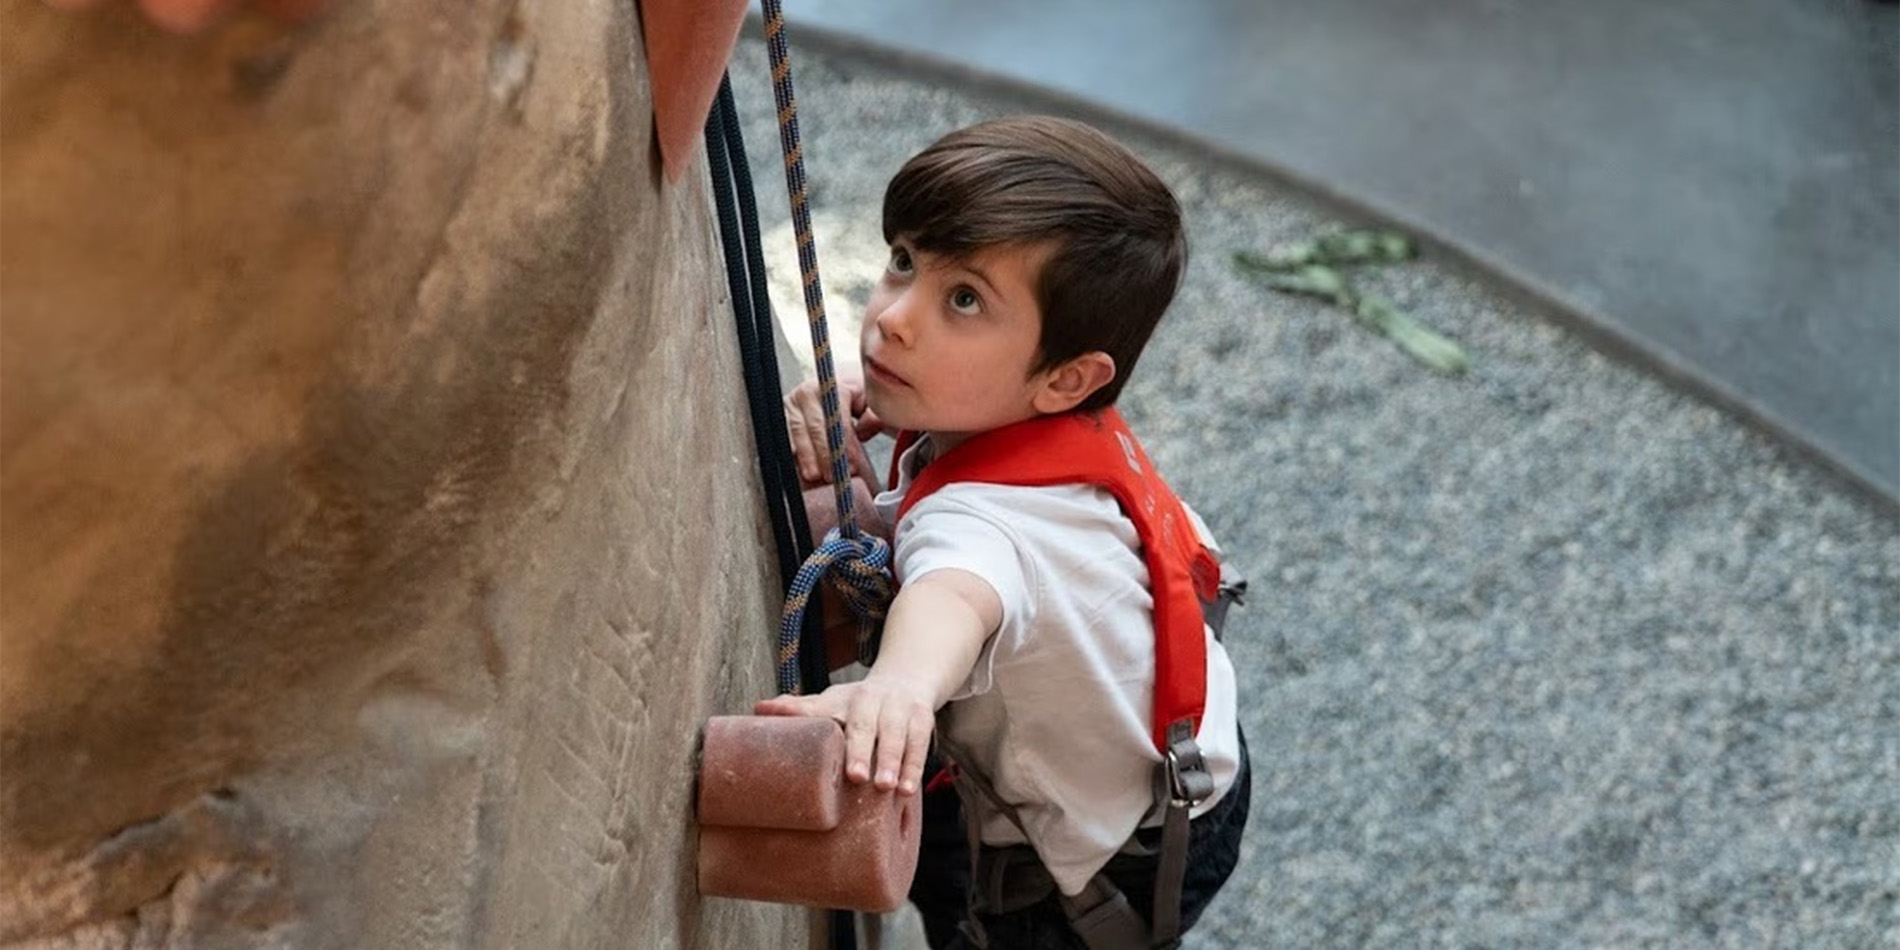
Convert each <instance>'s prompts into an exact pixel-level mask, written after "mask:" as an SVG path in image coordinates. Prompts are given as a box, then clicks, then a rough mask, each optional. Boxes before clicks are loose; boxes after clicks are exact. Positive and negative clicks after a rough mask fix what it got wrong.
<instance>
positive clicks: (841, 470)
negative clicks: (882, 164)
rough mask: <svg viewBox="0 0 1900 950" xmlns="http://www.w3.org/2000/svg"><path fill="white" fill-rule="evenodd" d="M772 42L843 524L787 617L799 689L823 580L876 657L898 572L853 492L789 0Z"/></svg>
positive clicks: (768, 0)
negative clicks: (809, 617) (795, 78)
mask: <svg viewBox="0 0 1900 950" xmlns="http://www.w3.org/2000/svg"><path fill="white" fill-rule="evenodd" d="M761 6H762V8H763V13H764V18H765V43H766V50H767V52H768V54H769V56H770V59H771V67H772V98H773V101H774V103H775V104H776V105H777V106H778V128H779V146H780V149H781V150H782V151H783V152H784V155H785V190H786V192H787V193H788V194H789V195H790V198H791V207H792V229H793V232H794V234H795V235H796V239H797V242H798V269H799V277H800V284H801V286H803V288H804V292H805V316H806V322H807V323H808V324H809V325H810V327H811V348H812V361H813V363H815V364H816V369H817V372H818V399H819V403H820V404H821V405H822V406H823V407H824V410H825V445H826V446H827V447H828V448H829V449H830V451H831V485H832V492H833V497H834V498H835V499H836V503H837V511H838V527H836V528H834V529H832V530H831V531H830V532H829V533H828V534H826V536H825V540H824V543H822V544H820V545H819V546H818V550H816V551H814V552H812V554H811V556H810V557H809V558H807V559H806V561H805V563H804V565H803V566H801V567H800V568H799V569H798V573H797V574H796V575H795V576H794V577H793V580H792V584H791V589H790V590H789V591H788V592H787V594H786V597H785V611H784V613H783V615H782V616H781V617H780V620H779V664H778V666H779V671H778V675H779V688H780V689H781V690H782V691H784V692H788V693H795V692H798V691H799V686H800V685H801V683H800V678H799V676H798V668H799V659H800V657H799V644H800V636H799V634H800V631H801V630H803V629H804V627H805V622H804V618H805V611H806V608H808V607H809V606H810V604H811V599H812V597H813V596H814V595H815V594H816V593H817V590H818V584H819V582H820V581H823V580H829V581H830V583H831V584H832V586H833V587H834V588H835V589H837V590H838V591H839V593H840V594H841V595H843V597H844V601H845V605H846V606H847V607H848V608H849V609H850V611H851V613H852V614H853V615H854V616H855V617H856V618H857V621H858V637H857V659H858V660H859V661H860V662H863V663H870V662H871V661H872V660H873V659H875V658H876V654H877V637H878V631H879V628H880V626H881V624H882V622H883V619H884V612H885V610H886V609H887V608H888V606H889V604H890V601H891V597H892V595H893V593H894V590H895V584H894V583H893V581H892V579H891V575H890V545H889V544H887V543H886V542H885V541H884V539H882V538H878V537H874V536H871V535H868V534H865V533H863V532H862V531H860V530H859V529H858V522H857V515H856V512H855V511H854V510H853V506H852V497H851V468H850V462H849V460H847V459H846V458H845V452H844V413H843V412H842V410H841V407H840V405H839V398H838V378H837V374H836V373H835V372H834V370H833V363H832V356H831V340H830V334H829V331H828V330H827V325H826V320H825V295H824V288H823V286H822V285H821V284H820V282H819V279H818V242H817V239H816V238H815V237H814V236H813V234H812V228H811V206H810V200H809V199H810V195H809V191H808V188H807V185H806V181H805V157H804V146H803V143H802V142H801V141H800V139H799V134H798V98H797V96H796V95H795V94H794V93H793V91H792V64H791V50H790V48H789V46H788V44H787V43H786V40H785V9H784V5H783V3H781V0H762V3H761Z"/></svg>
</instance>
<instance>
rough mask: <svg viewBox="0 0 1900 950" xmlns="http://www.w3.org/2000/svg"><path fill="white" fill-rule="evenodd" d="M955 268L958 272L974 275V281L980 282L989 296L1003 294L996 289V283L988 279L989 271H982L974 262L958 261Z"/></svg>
mask: <svg viewBox="0 0 1900 950" xmlns="http://www.w3.org/2000/svg"><path fill="white" fill-rule="evenodd" d="M955 266H956V267H957V269H959V270H963V271H967V272H969V273H971V274H974V275H976V279H977V280H980V281H982V282H983V286H985V287H987V288H989V291H990V293H991V294H993V295H995V296H998V297H1000V296H1002V294H1003V292H1002V291H1000V290H997V289H996V281H995V280H994V279H993V278H991V277H990V274H989V271H986V270H984V269H983V268H982V267H981V266H979V265H978V264H977V263H976V262H975V261H958V262H956V265H955Z"/></svg>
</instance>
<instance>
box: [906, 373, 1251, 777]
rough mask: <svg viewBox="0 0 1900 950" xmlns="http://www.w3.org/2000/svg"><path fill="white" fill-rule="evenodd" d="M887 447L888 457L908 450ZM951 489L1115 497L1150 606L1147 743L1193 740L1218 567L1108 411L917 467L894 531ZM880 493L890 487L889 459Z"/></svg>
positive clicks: (972, 442) (1046, 421) (995, 435)
mask: <svg viewBox="0 0 1900 950" xmlns="http://www.w3.org/2000/svg"><path fill="white" fill-rule="evenodd" d="M917 435H918V434H917V433H915V432H903V433H900V434H899V435H898V438H897V452H896V455H897V456H899V457H901V456H902V455H903V453H904V450H905V449H907V448H909V447H910V446H911V444H912V443H914V442H915V441H916V440H917ZM952 482H987V483H990V484H996V485H1023V486H1031V487H1035V486H1043V485H1068V484H1090V485H1097V486H1100V487H1102V488H1104V489H1107V490H1108V492H1109V493H1110V494H1112V495H1114V496H1115V500H1116V501H1118V502H1120V503H1121V508H1122V512H1123V513H1124V514H1126V515H1127V516H1128V519H1129V520H1130V521H1133V522H1134V524H1135V533H1136V535H1137V536H1138V537H1139V538H1140V539H1141V550H1142V558H1143V560H1145V561H1146V562H1147V564H1148V588H1149V593H1150V594H1151V595H1152V597H1153V599H1154V618H1155V693H1154V726H1153V727H1154V740H1155V748H1156V749H1158V750H1160V751H1161V752H1162V753H1164V754H1165V753H1166V752H1167V750H1168V741H1167V734H1168V726H1169V725H1170V724H1173V723H1177V722H1181V721H1182V720H1186V721H1187V723H1188V729H1187V735H1188V736H1194V735H1196V734H1198V733H1199V731H1200V724H1201V714H1202V712H1203V710H1205V708H1206V706H1207V634H1206V632H1205V629H1204V625H1205V623H1206V620H1205V615H1204V613H1203V605H1204V604H1211V603H1213V602H1214V599H1215V597H1217V596H1218V594H1219V590H1220V562H1219V561H1217V560H1216V559H1215V557H1214V554H1213V552H1211V551H1209V550H1208V549H1207V547H1206V546H1205V545H1203V544H1202V543H1201V539H1200V537H1199V535H1197V534H1196V533H1195V531H1194V525H1193V522H1192V521H1191V520H1190V519H1189V517H1188V514H1187V510H1186V509H1185V508H1183V507H1182V505H1181V500H1180V499H1179V498H1176V497H1175V495H1174V492H1173V491H1171V490H1170V489H1169V488H1168V485H1167V483H1166V482H1163V481H1162V480H1161V476H1160V474H1159V473H1157V472H1156V471H1155V469H1154V464H1153V463H1151V462H1149V461H1148V454H1147V453H1146V452H1144V451H1143V450H1142V448H1141V443H1140V442H1137V441H1136V440H1135V437H1134V434H1133V433H1131V432H1129V431H1128V424H1127V423H1126V422H1124V421H1122V417H1121V414H1120V413H1118V412H1116V411H1115V410H1114V409H1113V408H1112V407H1111V408H1108V409H1103V410H1098V411H1093V412H1085V413H1082V412H1071V413H1063V414H1061V415H1054V416H1039V417H1037V418H1034V419H1029V420H1026V421H1023V422H1018V423H1015V424H1014V425H1008V426H1004V427H1002V428H1000V429H992V430H990V431H989V432H984V433H981V434H979V435H975V436H971V437H970V439H969V440H968V441H966V442H964V443H962V444H960V445H958V446H957V447H956V448H954V449H951V450H950V451H948V452H945V453H944V454H943V455H942V456H941V457H939V458H937V459H936V460H935V461H932V462H931V463H930V464H929V465H926V466H924V468H923V470H922V471H920V472H918V473H917V478H916V480H915V481H913V482H912V483H911V486H910V489H909V490H908V491H907V492H905V494H904V501H903V503H902V504H901V505H899V506H898V509H897V522H898V523H899V524H901V523H902V522H903V520H904V515H905V514H906V513H907V512H909V511H910V509H911V507H912V506H913V505H915V504H917V503H918V502H919V501H922V500H923V499H924V498H926V497H928V496H929V495H930V494H931V493H932V492H935V491H936V490H937V489H939V488H942V487H943V486H945V485H948V484H951V483H952ZM889 483H890V484H892V485H896V484H897V459H896V458H893V459H892V461H891V479H890V482H889Z"/></svg>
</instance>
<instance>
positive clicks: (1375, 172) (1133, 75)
mask: <svg viewBox="0 0 1900 950" xmlns="http://www.w3.org/2000/svg"><path fill="white" fill-rule="evenodd" d="M786 6H787V16H788V18H789V20H790V21H791V24H792V29H793V35H794V37H796V36H797V35H798V31H799V30H801V29H806V30H818V31H825V32H829V33H834V34H837V35H841V36H845V37H851V38H856V39H859V40H862V41H865V42H868V43H871V44H875V45H877V46H879V47H882V48H885V49H889V50H894V51H899V52H901V53H902V54H904V55H906V56H909V57H914V58H919V59H920V60H923V61H933V62H936V63H940V64H951V65H955V66H958V67H962V68H967V69H972V70H977V71H980V72H985V73H993V74H997V75H1001V76H1006V77H1012V78H1014V79H1017V80H1021V81H1024V82H1027V83H1031V84H1035V85H1037V86H1041V87H1045V88H1047V89H1049V90H1054V91H1056V92H1059V93H1063V94H1066V95H1069V96H1074V97H1077V98H1079V99H1082V100H1086V101H1088V102H1091V103H1096V104H1099V105H1101V106H1105V107H1108V108H1110V109H1113V110H1116V111H1118V112H1121V113H1124V114H1126V115H1129V116H1133V117H1137V118H1140V119H1143V120H1146V121H1149V122H1153V123H1156V124H1158V125H1160V126H1164V127H1167V128H1170V129H1176V130H1180V131H1182V132H1185V133H1187V134H1189V135H1191V136H1193V137H1195V138H1197V139H1199V140H1201V141H1203V142H1205V143H1208V144H1210V145H1212V146H1215V147H1217V148H1219V149H1222V150H1226V151H1229V152H1232V153H1235V154H1238V155H1242V156H1246V157H1248V158H1251V159H1253V160H1256V161H1259V162H1262V163H1265V164H1267V165H1269V166H1271V167H1273V168H1275V169H1278V170H1280V171H1282V172H1283V173H1286V174H1289V175H1291V176H1293V177H1295V178H1297V179H1300V180H1303V181H1305V182H1306V183H1308V184H1310V185H1311V186H1313V187H1314V188H1315V189H1317V190H1320V191H1325V192H1330V193H1332V194H1335V195H1337V196H1343V197H1344V198H1346V199H1348V200H1350V201H1351V202H1354V203H1356V204H1358V205H1361V206H1363V207H1365V208H1367V209H1371V210H1373V211H1375V212H1376V213H1379V214H1381V215H1382V216H1384V217H1387V218H1390V219H1393V220H1396V221H1399V222H1403V223H1406V224H1408V225H1409V226H1411V227H1412V228H1413V229H1414V230H1416V231H1418V232H1421V233H1424V234H1427V235H1431V236H1434V237H1436V238H1437V239H1438V240H1439V241H1441V242H1443V243H1445V244H1449V245H1451V246H1452V247H1455V248H1457V249H1459V250H1460V251H1462V252H1464V253H1465V254H1467V255H1469V256H1470V257H1473V258H1476V259H1478V260H1479V261H1482V262H1484V263H1486V264H1487V265H1489V266H1491V267H1495V268H1496V269H1497V270H1499V271H1500V272H1502V273H1505V274H1508V275H1510V276H1511V277H1512V278H1513V279H1515V280H1516V281H1518V282H1520V283H1522V284H1525V285H1528V286H1530V287H1533V288H1535V289H1536V290H1537V291H1538V292H1539V293H1542V294H1545V295H1548V296H1550V297H1553V298H1555V299H1556V300H1558V301H1561V302H1562V303H1563V304H1564V305H1566V308H1567V309H1569V310H1571V311H1573V312H1574V313H1575V314H1577V315H1579V317H1580V318H1581V319H1582V320H1584V321H1586V322H1587V324H1588V325H1590V326H1592V327H1595V328H1596V329H1597V331H1598V332H1597V333H1596V336H1597V337H1598V340H1599V342H1604V341H1606V340H1607V341H1608V342H1610V343H1611V344H1613V345H1618V346H1628V347H1631V348H1633V349H1634V350H1635V351H1636V352H1637V353H1638V354H1639V355H1640V358H1641V361H1642V362H1643V363H1644V364H1645V365H1646V366H1648V367H1649V368H1650V369H1651V370H1661V371H1664V372H1665V373H1667V374H1669V375H1671V376H1673V377H1675V378H1677V379H1679V380H1682V381H1685V382H1687V383H1689V384H1691V385H1693V386H1694V387H1695V388H1696V389H1697V390H1698V391H1699V392H1701V393H1702V394H1704V395H1705V396H1708V397H1712V398H1717V399H1720V400H1722V401H1724V402H1725V403H1728V404H1730V405H1734V406H1738V407H1740V408H1742V409H1743V410H1745V412H1746V413H1747V414H1749V415H1750V416H1751V417H1752V418H1754V419H1755V420H1756V421H1758V422H1760V423H1762V424H1764V425H1766V426H1768V427H1769V428H1770V429H1772V430H1774V431H1776V432H1778V433H1780V434H1781V435H1783V436H1784V437H1788V438H1791V439H1793V440H1794V441H1796V442H1797V443H1799V444H1802V445H1805V446H1807V447H1810V448H1812V449H1815V450H1818V451H1819V452H1820V453H1821V454H1822V456H1823V457H1824V458H1826V459H1828V460H1830V461H1831V462H1832V463H1833V464H1836V465H1838V466H1840V467H1842V468H1844V469H1845V470H1847V471H1848V472H1849V473H1851V474H1852V476H1853V477H1856V478H1858V479H1860V480H1862V481H1864V482H1866V483H1868V484H1870V485H1871V486H1873V487H1875V489H1876V490H1877V491H1879V492H1881V493H1883V494H1884V495H1886V496H1887V497H1888V498H1889V499H1893V498H1896V497H1900V8H1896V7H1895V6H1893V5H1891V4H1877V3H1870V2H1866V0H1827V2H1822V0H1806V2H1796V3H1789V2H1786V0H1672V2H1668V3H1650V2H1644V0H1608V2H1603V3H1593V4H1563V3H1526V2H1512V0H1456V2H1449V3H1417V2H1412V0H1361V2H1353V3H1297V2H1293V0H1197V2H1187V3H1157V2H1147V0H1122V2H1107V3H1104V2H1099V0H1043V2H1036V3H1023V2H1019V0H960V2H957V3H941V2H930V0H788V2H787V5H786Z"/></svg>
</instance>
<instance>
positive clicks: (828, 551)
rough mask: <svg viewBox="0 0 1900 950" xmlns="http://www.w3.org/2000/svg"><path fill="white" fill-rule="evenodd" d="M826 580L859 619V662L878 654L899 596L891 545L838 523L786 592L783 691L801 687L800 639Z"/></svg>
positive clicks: (782, 638)
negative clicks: (851, 534)
mask: <svg viewBox="0 0 1900 950" xmlns="http://www.w3.org/2000/svg"><path fill="white" fill-rule="evenodd" d="M821 580H823V581H827V582H829V583H830V584H831V586H832V588H833V589H834V590H836V591H837V592H838V593H839V595H840V596H842V597H843V598H844V602H845V606H846V607H848V608H850V610H851V613H852V615H853V616H855V617H857V618H858V654H857V660H858V662H860V663H865V664H869V663H870V662H871V661H872V660H874V659H876V658H877V634H878V630H879V628H880V627H881V625H882V624H883V621H884V614H885V611H887V610H888V609H889V608H890V604H891V598H892V597H893V596H895V593H896V585H895V583H894V582H893V581H892V579H891V546H890V545H889V544H888V543H886V542H885V540H884V539H883V538H879V537H876V536H873V535H869V534H858V535H857V537H847V536H845V535H844V533H843V532H841V531H840V530H839V529H837V528H833V529H831V530H830V531H829V532H827V533H826V534H825V540H824V543H823V544H820V545H819V546H818V549H817V550H815V551H813V552H812V553H811V557H808V558H806V559H805V563H804V564H803V565H802V566H800V567H799V569H798V573H797V574H796V575H794V576H793V577H792V585H791V590H790V592H788V593H787V594H786V595H785V612H784V613H783V614H782V615H781V616H780V618H779V628H778V687H779V690H780V691H781V692H785V693H797V692H799V687H800V683H799V676H798V640H799V633H800V631H801V630H802V629H803V627H804V625H805V608H806V607H807V606H808V605H809V604H810V603H811V599H812V596H813V595H814V594H816V593H817V591H818V582H819V581H821Z"/></svg>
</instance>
